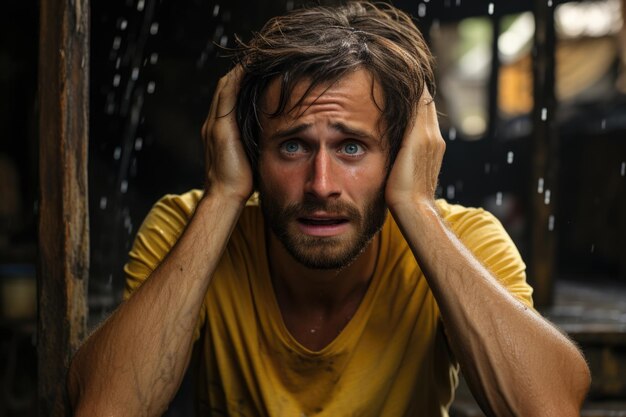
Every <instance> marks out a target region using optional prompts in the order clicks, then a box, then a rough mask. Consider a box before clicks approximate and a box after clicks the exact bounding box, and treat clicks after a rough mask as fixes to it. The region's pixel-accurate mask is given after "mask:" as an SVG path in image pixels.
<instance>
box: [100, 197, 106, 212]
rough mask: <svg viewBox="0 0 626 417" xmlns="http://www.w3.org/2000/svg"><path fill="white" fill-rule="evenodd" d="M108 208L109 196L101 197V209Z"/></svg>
mask: <svg viewBox="0 0 626 417" xmlns="http://www.w3.org/2000/svg"><path fill="white" fill-rule="evenodd" d="M105 208H107V198H106V197H104V196H102V197H100V210H104V209H105Z"/></svg>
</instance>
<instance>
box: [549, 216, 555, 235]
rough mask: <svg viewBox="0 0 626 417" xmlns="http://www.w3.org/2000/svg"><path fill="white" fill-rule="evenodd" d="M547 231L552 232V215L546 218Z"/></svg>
mask: <svg viewBox="0 0 626 417" xmlns="http://www.w3.org/2000/svg"><path fill="white" fill-rule="evenodd" d="M548 230H549V231H553V230H554V215H553V214H551V215H550V216H549V217H548Z"/></svg>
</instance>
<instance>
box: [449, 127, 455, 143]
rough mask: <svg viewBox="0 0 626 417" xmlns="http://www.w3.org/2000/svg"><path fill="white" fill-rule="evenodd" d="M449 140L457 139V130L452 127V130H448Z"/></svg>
mask: <svg viewBox="0 0 626 417" xmlns="http://www.w3.org/2000/svg"><path fill="white" fill-rule="evenodd" d="M448 139H450V140H455V139H456V129H455V128H454V127H451V128H450V130H448Z"/></svg>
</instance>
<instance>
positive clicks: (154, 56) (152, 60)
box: [150, 52, 159, 65]
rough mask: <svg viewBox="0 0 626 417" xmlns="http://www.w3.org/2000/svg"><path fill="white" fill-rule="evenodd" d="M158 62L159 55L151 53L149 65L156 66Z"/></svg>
mask: <svg viewBox="0 0 626 417" xmlns="http://www.w3.org/2000/svg"><path fill="white" fill-rule="evenodd" d="M158 60H159V54H157V53H156V52H153V53H151V54H150V63H151V64H152V65H154V64H156V63H157V61H158Z"/></svg>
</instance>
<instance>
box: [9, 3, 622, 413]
mask: <svg viewBox="0 0 626 417" xmlns="http://www.w3.org/2000/svg"><path fill="white" fill-rule="evenodd" d="M303 3H304V2H302V1H292V0H259V1H255V2H246V1H244V0H229V1H226V2H222V1H220V0H203V1H201V0H179V1H176V2H174V1H173V0H119V1H116V2H108V1H92V2H91V52H90V54H91V56H90V127H89V129H90V137H89V211H90V214H89V219H90V228H91V232H90V245H91V260H90V274H89V294H88V304H89V322H88V327H89V328H93V327H94V326H96V325H97V324H98V323H99V322H101V321H102V319H104V318H105V317H106V316H107V315H108V314H109V313H110V312H111V311H112V310H113V309H114V308H115V307H116V305H117V304H118V303H119V302H120V300H121V294H122V290H123V286H124V277H123V274H122V266H123V264H124V262H125V261H126V257H127V252H128V249H129V248H130V245H131V244H132V239H133V237H134V234H135V233H136V231H137V229H138V227H139V226H140V225H141V222H142V220H143V218H144V217H145V215H146V214H147V212H148V210H149V209H150V207H151V206H152V204H154V203H155V202H156V201H157V200H158V199H159V198H160V197H161V196H162V195H164V194H166V193H182V192H185V191H187V190H189V189H190V188H201V187H202V181H203V165H202V164H203V160H202V147H201V142H200V134H199V132H200V127H201V125H202V123H203V121H204V118H205V116H206V113H207V111H208V108H209V104H210V101H211V98H212V92H213V89H214V87H215V85H216V83H217V80H218V79H219V78H220V77H221V76H222V75H223V74H225V73H226V72H227V70H228V69H229V68H230V67H231V62H230V61H229V60H228V59H227V58H224V57H222V55H223V48H228V47H231V46H233V45H234V39H235V35H237V36H239V37H240V38H242V39H244V40H245V39H247V38H248V37H249V35H250V33H251V32H252V31H255V30H258V29H260V27H261V26H262V25H263V23H264V22H265V21H267V19H268V18H269V17H271V16H274V15H277V14H282V13H284V12H285V11H288V10H291V9H293V8H296V7H301V5H302V4H303ZM315 3H322V4H336V3H338V2H337V1H320V2H315ZM307 4H312V2H307ZM394 4H395V5H396V6H398V7H400V8H403V9H404V10H406V11H408V12H410V13H411V14H412V15H413V16H415V17H416V19H417V23H418V26H419V27H420V28H421V29H422V31H423V33H424V35H425V37H426V38H427V40H428V42H429V44H430V45H431V48H432V50H433V53H434V54H435V56H436V58H437V64H436V74H437V85H438V91H437V96H436V100H437V108H438V110H439V112H440V113H441V116H440V125H441V129H442V133H443V136H444V138H445V139H446V142H447V145H448V147H447V152H446V156H445V159H444V165H443V168H442V173H441V178H440V187H439V190H438V194H439V196H440V197H443V198H446V199H448V200H449V201H451V202H455V203H460V204H464V205H468V206H482V207H485V208H487V209H488V210H490V211H492V212H493V213H494V214H495V215H496V216H497V217H498V218H499V219H500V220H501V221H502V223H503V224H504V226H505V227H506V228H507V230H508V232H509V233H510V234H511V236H512V237H513V239H514V241H515V242H516V244H517V245H518V247H519V248H520V251H521V252H522V255H523V256H524V258H525V259H526V260H527V263H528V264H529V268H530V269H529V270H530V273H529V280H530V281H531V283H533V284H534V285H535V286H536V288H538V290H539V291H538V297H539V299H538V305H539V307H540V309H541V311H542V312H543V313H544V314H545V315H547V316H548V317H549V318H550V319H552V320H553V321H555V322H556V323H557V324H558V325H559V326H560V327H561V328H562V329H563V330H564V331H566V332H568V333H569V334H570V336H571V337H572V338H574V340H575V341H577V342H578V343H579V344H580V345H581V347H582V348H583V350H584V351H585V354H586V355H587V359H588V360H589V362H590V365H591V367H592V373H593V375H594V382H593V386H592V392H591V394H590V397H589V404H587V408H586V411H585V412H586V414H585V415H587V416H608V415H611V416H617V415H619V416H626V30H625V29H624V27H623V20H624V16H625V11H624V9H623V8H624V4H625V2H624V1H623V0H597V1H592V0H587V1H571V2H570V1H567V2H566V1H556V0H546V3H545V7H544V9H543V10H544V11H543V12H541V13H542V14H541V13H538V12H537V10H538V9H537V4H538V2H536V1H535V2H533V1H521V0H519V1H508V2H505V1H503V0H499V1H491V2H490V1H482V0H480V1H479V0H475V1H467V0H463V1H462V0H430V1H426V0H423V1H417V0H415V1H395V2H394ZM3 7H4V12H3V13H1V16H0V22H1V24H0V34H1V35H0V97H1V100H0V296H1V301H0V416H3V415H6V416H14V415H15V416H17V415H20V416H24V415H34V413H35V411H34V410H35V398H36V375H37V372H36V365H35V364H36V362H35V358H36V347H35V346H36V345H35V343H36V340H35V333H36V332H35V329H36V322H35V317H36V283H35V275H36V272H35V270H36V268H35V265H36V261H37V216H38V202H37V201H38V187H39V180H38V164H39V162H38V141H39V139H38V138H39V133H40V132H39V130H38V126H37V121H38V114H39V112H41V111H45V109H39V108H38V105H37V60H38V33H39V26H38V25H39V16H38V13H39V7H38V2H37V1H36V0H6V1H4V2H3ZM533 11H534V12H533ZM536 33H541V34H542V35H541V36H543V38H542V41H541V42H540V44H539V46H538V45H537V43H536V41H535V34H536ZM546 34H547V35H546ZM537 74H540V76H541V77H544V75H545V74H548V75H547V78H545V79H542V80H541V81H542V83H539V84H537V83H538V82H539V81H540V80H538V79H537ZM550 74H553V76H551V75H550ZM538 85H539V86H540V88H538ZM538 161H539V162H538ZM544 244H545V245H544ZM542 265H543V266H545V265H548V269H547V270H548V271H549V273H548V274H547V276H546V274H543V275H541V274H540V270H545V268H543V266H542ZM542 268H543V269H542ZM535 272H536V273H535ZM187 395H188V393H185V389H183V390H182V394H181V397H180V398H179V399H178V400H177V401H178V402H177V403H176V405H174V406H173V407H172V410H171V411H170V414H171V415H187V414H185V413H186V410H187V409H188V408H187V405H186V404H187V397H186V396H187ZM453 413H454V415H457V416H481V415H482V414H480V411H479V409H478V408H477V407H476V405H475V404H474V403H473V401H472V399H471V395H469V394H468V392H467V391H466V390H465V388H463V387H462V388H461V389H460V393H459V398H458V399H457V401H456V403H455V405H454V408H453Z"/></svg>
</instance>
